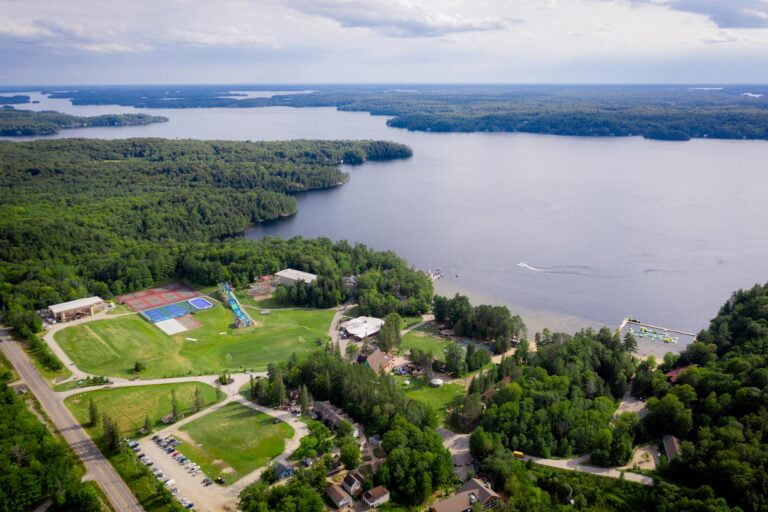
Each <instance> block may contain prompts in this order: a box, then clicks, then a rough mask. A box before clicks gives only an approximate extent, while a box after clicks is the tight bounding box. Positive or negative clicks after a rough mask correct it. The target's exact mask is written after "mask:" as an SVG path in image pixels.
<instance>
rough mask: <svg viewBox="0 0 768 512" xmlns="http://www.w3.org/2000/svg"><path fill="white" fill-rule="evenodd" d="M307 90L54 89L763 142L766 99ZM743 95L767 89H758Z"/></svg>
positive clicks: (156, 102)
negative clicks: (231, 93)
mask: <svg viewBox="0 0 768 512" xmlns="http://www.w3.org/2000/svg"><path fill="white" fill-rule="evenodd" d="M313 89H315V90H316V92H314V93H312V94H282V95H276V96H273V97H271V98H248V99H236V98H223V97H221V96H222V95H224V94H226V93H227V90H232V89H231V88H227V87H212V86H187V87H177V88H175V89H174V90H169V88H168V87H158V86H147V87H98V88H85V89H81V90H76V91H66V92H55V93H54V94H53V97H60V98H71V99H72V101H73V103H75V104H86V105H87V104H119V105H126V106H136V107H152V108H190V107H229V108H249V107H264V106H278V105H279V106H286V105H288V106H294V107H328V106H335V107H337V108H339V109H340V110H349V111H364V112H370V113H372V114H374V115H386V116H392V119H390V120H388V122H387V123H388V124H389V125H390V126H393V127H397V128H405V129H408V130H418V131H433V132H476V131H487V132H525V133H543V134H553V135H578V136H617V137H618V136H630V135H641V136H643V137H646V138H651V139H662V140H688V139H690V138H705V137H708V138H721V139H768V94H766V97H763V98H754V97H745V96H742V93H743V92H745V90H744V88H743V87H738V86H728V87H723V88H721V89H720V90H708V91H701V90H695V89H691V88H689V87H687V86H622V87H614V86H544V85H542V86H512V85H507V86H457V85H454V86H435V85H430V86H409V90H408V91H405V90H397V91H396V90H392V89H391V88H390V87H383V86H323V87H316V86H313ZM749 91H751V92H758V93H764V94H765V93H767V92H768V91H766V89H765V88H764V87H761V86H750V87H749Z"/></svg>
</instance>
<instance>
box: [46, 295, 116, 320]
mask: <svg viewBox="0 0 768 512" xmlns="http://www.w3.org/2000/svg"><path fill="white" fill-rule="evenodd" d="M105 306H106V303H105V302H104V299H102V298H101V297H95V296H94V297H86V298H84V299H77V300H70V301H69V302H62V303H61V304H53V305H51V306H48V311H50V313H51V315H52V316H53V317H54V318H56V319H57V320H62V321H66V320H69V319H71V318H72V316H75V315H85V314H88V315H92V314H93V313H94V312H95V311H98V310H101V309H103V308H104V307H105Z"/></svg>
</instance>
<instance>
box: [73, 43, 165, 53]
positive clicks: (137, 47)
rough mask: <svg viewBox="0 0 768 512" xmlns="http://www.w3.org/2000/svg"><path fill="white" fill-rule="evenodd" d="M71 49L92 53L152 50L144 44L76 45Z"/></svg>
mask: <svg viewBox="0 0 768 512" xmlns="http://www.w3.org/2000/svg"><path fill="white" fill-rule="evenodd" d="M71 47H72V48H75V49H79V50H83V51H86V52H90V53H135V52H148V51H150V50H151V49H152V47H151V46H149V45H146V44H142V43H135V44H123V43H88V44H83V43H74V44H72V45H71Z"/></svg>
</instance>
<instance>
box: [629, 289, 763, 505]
mask: <svg viewBox="0 0 768 512" xmlns="http://www.w3.org/2000/svg"><path fill="white" fill-rule="evenodd" d="M673 368H678V369H681V374H680V375H679V377H678V378H677V379H675V381H674V383H668V382H667V379H666V378H665V377H664V372H667V371H669V370H672V369H673ZM639 370H640V369H639ZM638 379H639V380H640V384H641V385H640V386H639V388H638V390H637V392H638V394H640V395H641V396H645V397H648V414H647V415H646V417H645V418H644V419H643V426H644V428H645V431H646V437H648V438H651V439H658V438H659V437H661V436H663V435H666V434H672V435H676V436H678V437H679V438H680V439H681V440H682V449H683V454H682V456H681V457H678V458H676V459H675V460H673V461H672V462H671V463H670V464H669V465H668V467H665V468H664V470H663V474H664V476H666V477H668V478H671V479H672V480H674V481H676V482H680V483H682V484H684V485H689V486H698V485H702V484H706V485H707V486H710V487H711V488H712V489H714V490H715V491H716V493H717V494H718V495H719V496H723V497H724V498H726V499H727V500H728V502H729V503H731V504H732V505H734V506H739V507H741V509H743V510H744V511H748V512H758V511H765V510H768V285H763V286H759V285H758V286H755V287H753V288H752V289H750V290H742V291H738V292H736V293H735V294H734V295H733V297H731V299H730V300H729V301H728V302H726V303H725V305H724V306H723V307H722V308H721V309H720V312H719V313H718V315H717V316H716V317H715V318H714V319H713V320H712V321H711V323H710V326H709V328H708V329H707V330H705V331H702V332H701V333H700V334H699V335H698V337H697V341H696V342H695V343H693V344H691V345H690V346H689V347H688V348H687V349H686V350H685V351H683V352H682V353H681V354H680V356H679V358H678V357H675V356H672V355H671V354H670V355H668V356H667V357H665V360H664V362H663V363H662V364H659V365H658V366H657V365H656V361H655V360H653V359H651V360H649V361H646V362H645V363H644V364H643V365H642V372H640V371H638Z"/></svg>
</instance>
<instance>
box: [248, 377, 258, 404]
mask: <svg viewBox="0 0 768 512" xmlns="http://www.w3.org/2000/svg"><path fill="white" fill-rule="evenodd" d="M249 396H250V397H251V399H254V398H256V386H255V385H254V383H253V375H251V380H250V394H249Z"/></svg>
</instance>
